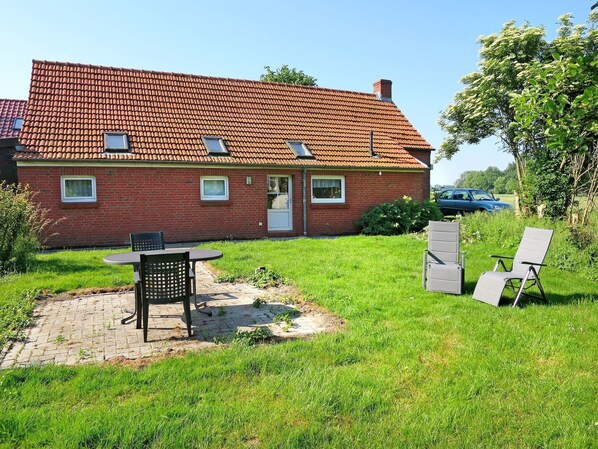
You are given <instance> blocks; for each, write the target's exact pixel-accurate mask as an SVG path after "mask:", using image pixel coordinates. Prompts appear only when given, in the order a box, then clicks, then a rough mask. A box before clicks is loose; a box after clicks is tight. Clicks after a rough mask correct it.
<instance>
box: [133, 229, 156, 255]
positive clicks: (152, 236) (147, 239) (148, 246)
mask: <svg viewBox="0 0 598 449" xmlns="http://www.w3.org/2000/svg"><path fill="white" fill-rule="evenodd" d="M130 237H131V251H156V250H160V249H164V233H163V232H162V231H160V232H144V233H141V234H130Z"/></svg>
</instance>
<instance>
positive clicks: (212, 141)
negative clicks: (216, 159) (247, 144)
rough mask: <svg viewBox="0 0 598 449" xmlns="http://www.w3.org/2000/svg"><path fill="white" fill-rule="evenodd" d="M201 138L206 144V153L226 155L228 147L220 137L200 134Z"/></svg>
mask: <svg viewBox="0 0 598 449" xmlns="http://www.w3.org/2000/svg"><path fill="white" fill-rule="evenodd" d="M201 140H203V144H204V145H205V146H206V149H207V150H208V154H209V155H211V156H227V155H228V154H229V153H228V148H227V147H226V144H225V143H224V140H222V137H216V136H202V137H201Z"/></svg>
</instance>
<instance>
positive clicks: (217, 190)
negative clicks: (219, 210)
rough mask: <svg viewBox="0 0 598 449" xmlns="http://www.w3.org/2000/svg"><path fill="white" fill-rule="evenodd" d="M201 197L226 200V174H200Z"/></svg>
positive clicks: (203, 198)
mask: <svg viewBox="0 0 598 449" xmlns="http://www.w3.org/2000/svg"><path fill="white" fill-rule="evenodd" d="M201 199H202V200H220V201H223V200H228V178H227V177H226V176H202V177H201Z"/></svg>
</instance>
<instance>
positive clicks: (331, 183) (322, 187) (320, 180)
mask: <svg viewBox="0 0 598 449" xmlns="http://www.w3.org/2000/svg"><path fill="white" fill-rule="evenodd" d="M311 202H312V203H344V202H345V177H344V176H312V178H311Z"/></svg>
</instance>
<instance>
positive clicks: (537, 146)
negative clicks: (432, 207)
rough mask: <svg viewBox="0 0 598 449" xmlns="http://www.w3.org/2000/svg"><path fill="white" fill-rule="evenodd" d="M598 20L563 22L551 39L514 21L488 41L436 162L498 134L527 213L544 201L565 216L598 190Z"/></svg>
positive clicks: (448, 113) (452, 110) (452, 112)
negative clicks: (577, 199)
mask: <svg viewBox="0 0 598 449" xmlns="http://www.w3.org/2000/svg"><path fill="white" fill-rule="evenodd" d="M596 16H597V13H596V12H593V13H590V19H589V23H590V26H589V27H588V26H585V25H576V26H574V25H573V24H572V16H571V15H565V16H563V17H561V18H560V21H561V25H562V26H561V28H560V29H559V32H558V35H557V37H556V38H555V39H554V40H553V41H552V42H548V41H546V40H545V38H544V29H543V28H542V27H531V26H530V25H529V24H527V23H526V24H524V25H522V26H520V27H517V26H515V24H514V22H513V21H511V22H508V23H507V24H506V25H505V26H504V27H503V29H502V30H501V32H500V34H498V35H491V36H487V37H483V38H481V39H480V44H481V50H480V62H479V63H478V66H479V71H478V72H474V73H472V74H470V75H467V76H465V77H464V78H463V80H462V82H463V83H464V84H465V88H464V89H463V90H462V91H461V92H459V93H457V94H456V95H455V101H454V103H453V104H451V105H449V106H448V107H447V109H446V110H445V111H444V112H443V113H442V115H441V117H440V125H441V126H442V128H443V129H444V130H445V131H447V132H448V137H447V138H446V139H445V141H444V142H443V143H442V145H441V148H440V151H439V153H438V155H437V157H436V159H437V160H438V159H439V158H443V157H446V158H448V159H450V158H451V156H452V155H453V154H455V153H456V152H457V151H459V147H460V145H462V144H463V143H469V144H476V143H478V142H479V141H480V140H481V139H483V138H486V137H489V136H495V137H498V138H499V139H500V142H501V144H502V148H503V149H504V150H505V151H507V152H509V153H510V154H512V155H513V158H514V160H515V167H516V170H517V178H518V183H519V186H518V190H519V192H520V193H521V200H522V201H523V204H522V205H521V206H522V207H521V210H522V211H523V212H529V211H532V210H533V209H534V208H535V207H536V206H537V205H538V204H540V202H543V203H544V204H546V205H547V207H549V208H550V207H553V210H552V211H548V212H550V213H549V215H552V216H555V217H556V216H561V214H562V213H563V211H564V210H567V209H568V208H569V210H571V207H572V206H573V205H574V204H575V202H574V201H573V200H574V198H575V195H576V193H579V192H580V191H586V192H587V191H590V192H595V191H596V190H598V179H597V177H598V175H596V172H597V171H598V170H597V168H598V167H597V165H596V164H598V162H596V159H597V155H596V152H597V151H596V144H595V134H596V131H595V130H596V126H597V125H596V123H597V115H596V89H597V88H596V84H597V81H598V78H597V77H596V69H597V63H596V60H597V54H598V53H597V49H598V44H597V42H596V39H597V35H596V26H595V24H596ZM528 171H529V172H530V173H528ZM592 195H594V196H595V194H592ZM594 196H591V195H590V197H592V198H593V197H594ZM551 204H552V206H551ZM591 204H593V203H590V205H591ZM586 216H589V212H588V210H587V209H586V211H585V212H584V217H586Z"/></svg>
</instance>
